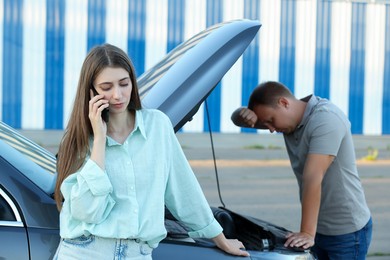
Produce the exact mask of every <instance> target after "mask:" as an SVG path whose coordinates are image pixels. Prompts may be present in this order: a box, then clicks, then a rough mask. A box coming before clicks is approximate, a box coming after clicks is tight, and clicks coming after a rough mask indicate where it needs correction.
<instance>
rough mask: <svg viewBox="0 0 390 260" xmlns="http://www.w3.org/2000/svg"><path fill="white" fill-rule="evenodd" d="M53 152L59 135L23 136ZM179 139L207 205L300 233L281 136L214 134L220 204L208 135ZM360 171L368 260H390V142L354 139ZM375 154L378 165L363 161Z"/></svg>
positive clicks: (292, 180) (296, 201)
mask: <svg viewBox="0 0 390 260" xmlns="http://www.w3.org/2000/svg"><path fill="white" fill-rule="evenodd" d="M22 134H24V135H26V136H28V137H30V138H31V139H32V140H34V141H35V142H37V143H38V144H40V145H42V146H44V147H46V148H47V149H48V150H50V151H51V152H53V153H55V152H56V151H57V147H58V143H59V141H60V138H61V136H62V132H61V131H45V132H42V131H22ZM177 137H178V139H179V141H180V143H181V145H182V147H183V151H184V153H185V154H186V156H187V158H188V160H189V161H190V164H191V166H192V168H193V170H194V172H195V174H196V176H197V178H198V180H199V183H200V185H201V186H202V189H203V191H204V193H205V195H206V198H207V199H208V201H209V203H210V205H212V206H221V205H222V204H223V203H224V204H225V206H226V207H227V208H229V209H231V210H234V211H237V212H239V213H242V214H248V215H251V216H254V217H257V218H260V219H263V220H266V221H269V222H272V223H274V224H277V225H279V226H283V227H285V228H287V229H290V230H292V231H294V230H298V229H299V221H300V205H299V199H298V186H297V183H296V180H295V177H294V175H293V173H292V170H291V168H290V165H289V162H288V158H287V153H286V151H285V146H284V142H283V138H282V136H280V135H254V134H214V135H213V142H214V151H215V155H216V158H217V171H218V176H219V182H220V190H221V195H222V201H223V203H222V202H221V201H220V199H219V195H218V191H217V181H216V175H215V168H214V164H213V161H212V160H211V159H212V149H211V142H210V136H209V134H188V133H178V134H177ZM354 142H355V148H356V158H357V159H358V169H359V173H360V177H361V180H362V183H363V186H364V189H365V193H366V199H367V201H368V204H369V207H370V209H371V212H372V217H373V222H374V230H373V240H372V243H371V247H370V250H369V259H380V260H385V259H390V136H355V137H354ZM375 150H376V151H378V155H377V158H376V160H373V161H367V160H362V158H364V157H366V158H367V157H368V156H370V155H372V154H373V153H375V152H373V151H375Z"/></svg>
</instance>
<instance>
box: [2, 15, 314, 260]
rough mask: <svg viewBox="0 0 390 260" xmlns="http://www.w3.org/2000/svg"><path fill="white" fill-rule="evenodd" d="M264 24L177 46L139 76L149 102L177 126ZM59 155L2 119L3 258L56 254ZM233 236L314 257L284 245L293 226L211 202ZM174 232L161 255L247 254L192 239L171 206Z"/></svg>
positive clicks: (258, 252)
mask: <svg viewBox="0 0 390 260" xmlns="http://www.w3.org/2000/svg"><path fill="white" fill-rule="evenodd" d="M259 28H260V24H259V23H258V22H257V21H248V20H239V21H232V22H228V23H223V24H218V25H216V26H214V27H212V28H209V29H208V30H205V31H204V32H201V33H200V34H198V35H196V36H194V37H193V38H191V39H190V40H188V41H186V42H185V43H183V44H182V45H180V46H178V47H177V48H176V49H174V50H173V51H172V52H170V53H169V54H168V55H167V56H166V57H165V58H164V59H163V60H162V61H161V62H160V63H158V64H157V65H156V66H155V67H153V68H152V69H151V70H149V71H147V72H145V73H144V74H143V75H142V76H141V77H140V78H139V80H138V82H139V88H140V95H141V99H142V102H143V106H144V107H148V108H157V109H160V110H162V111H163V112H164V113H166V114H167V115H168V116H169V118H170V119H171V121H172V123H173V126H174V129H175V131H177V130H178V129H180V128H181V127H182V126H183V125H184V124H185V123H186V122H187V121H189V120H190V119H191V118H192V116H193V115H194V114H195V113H196V111H197V110H198V108H199V106H200V104H201V103H202V102H203V101H204V100H205V98H206V97H207V96H208V95H209V94H210V92H211V91H212V90H213V88H214V87H215V86H216V85H217V83H218V82H219V81H220V80H221V78H222V77H223V75H224V74H225V73H226V72H227V71H228V70H229V68H230V67H231V66H232V65H233V64H234V62H235V61H236V60H237V59H238V58H239V57H240V56H241V54H242V53H243V52H244V50H245V49H246V47H247V46H248V45H249V43H250V42H251V41H252V39H253V38H254V37H255V35H256V33H257V31H258V30H259ZM55 164H56V159H55V157H54V155H52V154H51V153H49V152H47V151H46V150H45V149H43V148H41V147H40V146H39V145H37V144H35V143H34V142H32V141H30V140H28V139H26V138H25V137H23V136H22V135H20V134H19V133H18V132H17V131H15V130H14V129H12V128H10V127H9V126H7V125H6V124H4V123H1V122H0V259H21V260H23V259H33V260H35V259H39V260H41V259H51V258H52V257H53V255H54V253H55V250H56V248H57V245H58V243H59V240H60V237H59V213H58V211H57V208H56V205H55V201H54V200H53V196H52V195H53V191H54V184H55V178H56V174H55V172H56V169H55ZM212 210H213V212H214V215H215V217H216V219H217V220H218V221H219V222H220V223H221V225H222V226H223V228H224V233H225V235H226V236H227V237H230V238H239V239H240V240H242V241H243V242H244V244H245V246H246V248H247V249H248V250H249V251H250V254H251V258H252V259H312V255H311V254H310V253H309V252H296V251H294V250H291V249H286V248H284V247H283V242H284V235H285V234H286V232H287V230H285V229H284V228H281V227H278V226H275V225H273V224H270V223H267V222H264V221H261V220H259V219H255V218H251V217H248V216H241V215H239V214H237V213H234V212H231V211H229V210H228V209H224V208H212ZM165 223H166V228H167V231H168V236H167V238H166V239H165V240H163V241H162V242H161V243H160V245H159V247H158V248H157V249H156V250H154V252H153V258H154V259H188V260H190V259H235V258H239V259H245V258H241V257H234V256H230V255H228V254H225V253H223V252H222V251H220V250H219V249H217V248H216V247H215V245H214V244H213V243H212V242H211V240H208V239H196V240H194V239H191V238H189V237H188V236H187V232H186V227H185V226H184V225H183V224H181V223H179V222H177V221H176V220H175V219H174V218H173V217H172V216H171V215H170V213H169V212H166V221H165Z"/></svg>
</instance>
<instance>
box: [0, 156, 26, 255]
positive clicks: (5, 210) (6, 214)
mask: <svg viewBox="0 0 390 260" xmlns="http://www.w3.org/2000/svg"><path fill="white" fill-rule="evenodd" d="M3 163H4V161H3V160H0V169H4V167H2V166H1V164H3ZM0 174H2V173H0ZM0 245H1V246H0V255H1V258H2V259H30V256H29V246H28V239H27V232H26V228H25V227H24V224H23V222H22V219H21V217H20V214H19V211H18V209H17V207H16V205H15V204H14V202H13V199H12V198H11V197H10V196H8V194H7V193H6V191H5V189H4V188H3V187H1V186H0Z"/></svg>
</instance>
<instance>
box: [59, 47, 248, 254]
mask: <svg viewBox="0 0 390 260" xmlns="http://www.w3.org/2000/svg"><path fill="white" fill-rule="evenodd" d="M106 109H108V115H109V120H108V121H107V122H106V121H105V120H107V119H105V120H103V119H102V112H103V110H106ZM57 171H58V179H57V183H56V190H55V198H56V201H57V206H58V208H59V210H60V235H61V237H62V239H61V242H60V245H59V247H58V249H57V252H56V256H55V258H58V259H69V258H71V257H74V258H79V259H85V257H86V256H87V257H88V258H90V259H93V258H95V259H106V258H110V259H112V258H114V257H121V259H151V258H152V257H151V253H152V249H153V248H156V247H157V245H158V243H159V242H160V241H161V240H162V239H163V238H164V237H165V235H166V230H165V226H164V206H165V205H166V206H167V207H168V209H169V210H170V211H171V212H172V214H173V215H174V216H175V217H176V218H178V219H179V220H181V221H183V222H184V223H186V224H187V226H188V227H189V228H190V229H191V230H192V231H191V232H189V235H190V236H191V237H207V238H212V239H213V241H214V242H215V243H216V245H217V246H218V247H219V248H220V249H222V250H224V251H225V252H227V253H230V254H233V255H241V256H248V255H249V254H248V253H247V252H246V251H243V250H241V248H244V247H243V244H242V243H241V242H240V241H238V240H230V239H229V240H228V239H226V238H225V236H224V235H223V233H222V228H221V226H220V225H219V224H218V222H217V221H216V220H215V219H214V217H213V214H212V212H211V210H210V207H209V205H208V203H207V201H206V199H205V197H204V195H203V193H202V190H201V188H200V186H199V184H198V182H197V180H196V178H195V176H194V174H193V172H192V170H191V168H190V166H189V164H188V162H187V160H186V158H185V156H184V153H183V151H182V150H181V147H180V144H179V142H178V141H177V139H176V136H175V134H174V132H173V129H172V125H171V122H170V120H169V119H168V117H167V116H165V115H164V114H163V113H162V112H160V111H158V110H153V109H142V108H141V102H140V98H139V94H138V88H137V82H136V78H135V72H134V68H133V65H132V63H131V61H130V60H129V58H128V56H127V55H126V54H125V53H124V52H123V51H122V50H121V49H119V48H117V47H115V46H112V45H109V44H104V45H102V46H97V47H95V48H93V49H92V50H91V51H90V52H89V54H88V55H87V57H86V59H85V61H84V63H83V66H82V69H81V73H80V79H79V83H78V88H77V93H76V98H75V103H74V107H73V111H72V114H71V117H70V121H69V123H68V126H67V128H66V131H65V134H64V137H63V140H62V142H61V145H60V148H59V151H58V161H57Z"/></svg>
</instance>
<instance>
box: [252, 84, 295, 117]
mask: <svg viewBox="0 0 390 260" xmlns="http://www.w3.org/2000/svg"><path fill="white" fill-rule="evenodd" d="M281 97H289V98H292V97H294V96H293V94H292V93H291V91H290V90H289V89H288V88H287V87H286V86H284V85H283V84H282V83H280V82H276V81H266V82H263V83H261V84H259V85H258V86H257V87H256V88H255V89H254V90H253V91H252V94H251V95H250V97H249V103H248V108H249V109H251V110H253V108H254V107H255V106H257V105H264V106H271V107H275V106H276V105H277V103H278V100H279V98H281Z"/></svg>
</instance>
